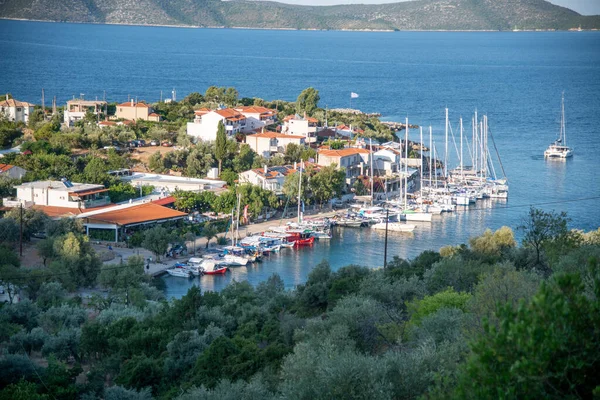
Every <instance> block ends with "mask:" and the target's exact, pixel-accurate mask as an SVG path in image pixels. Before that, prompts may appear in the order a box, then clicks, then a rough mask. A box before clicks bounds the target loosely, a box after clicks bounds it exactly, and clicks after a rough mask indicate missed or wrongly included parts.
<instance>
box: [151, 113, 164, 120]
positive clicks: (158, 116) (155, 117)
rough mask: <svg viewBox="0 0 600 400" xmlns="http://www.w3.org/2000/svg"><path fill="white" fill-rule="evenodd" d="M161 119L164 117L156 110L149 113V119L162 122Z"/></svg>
mask: <svg viewBox="0 0 600 400" xmlns="http://www.w3.org/2000/svg"><path fill="white" fill-rule="evenodd" d="M161 120H162V117H161V116H160V115H159V114H157V113H155V112H153V113H150V114H148V121H154V122H160V121H161Z"/></svg>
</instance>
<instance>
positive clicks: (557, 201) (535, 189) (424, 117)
mask: <svg viewBox="0 0 600 400" xmlns="http://www.w3.org/2000/svg"><path fill="white" fill-rule="evenodd" d="M0 32H1V33H2V34H1V35H0V92H2V93H4V92H10V93H12V94H13V95H14V96H15V97H16V98H17V99H20V100H25V101H30V102H35V103H40V102H41V99H40V98H41V89H42V88H44V89H45V95H46V104H47V105H48V104H50V99H51V98H52V97H53V96H56V97H57V99H58V101H59V102H60V103H63V102H65V101H66V100H67V99H69V98H71V97H72V96H73V95H75V96H79V94H80V93H84V94H85V97H86V98H95V97H98V98H102V97H103V96H104V94H105V93H106V99H107V100H109V101H125V100H127V98H128V96H133V97H137V98H138V99H145V100H147V101H157V100H158V99H159V97H160V92H161V91H163V95H164V96H165V97H166V96H169V95H170V92H171V90H172V89H173V88H175V89H176V90H177V93H178V97H179V98H182V97H183V96H185V95H186V94H187V93H189V92H192V91H199V92H204V91H205V90H206V88H207V87H208V86H211V85H217V86H235V87H236V88H237V89H238V90H239V92H240V95H241V96H243V97H262V98H265V99H283V100H294V99H295V97H296V96H297V95H298V94H299V93H300V91H302V90H303V89H304V88H306V87H309V86H313V87H315V88H317V89H318V90H319V91H320V95H321V102H320V105H321V106H325V105H327V106H328V107H330V108H335V107H348V106H349V105H350V92H356V93H358V94H359V95H360V97H359V98H358V99H355V100H353V101H352V107H353V108H359V109H361V110H363V111H366V112H379V113H381V114H382V118H383V119H386V120H396V121H398V120H400V121H403V120H404V118H406V117H408V118H409V122H410V123H411V124H418V125H422V126H429V125H432V126H433V129H434V138H435V141H436V143H437V149H438V152H442V151H443V145H442V144H441V143H442V142H443V135H444V132H443V128H444V108H445V107H448V108H449V110H450V119H451V122H452V124H453V129H454V130H455V131H456V129H457V124H458V118H459V117H460V116H462V117H463V118H465V121H470V118H471V115H472V113H473V111H474V110H475V109H477V110H478V111H479V113H480V114H482V113H486V114H487V115H488V117H489V124H490V130H491V131H492V133H493V134H494V137H495V139H496V144H497V147H498V150H499V152H500V154H501V156H502V161H503V164H504V167H505V169H506V173H507V176H508V179H509V181H510V199H509V200H508V202H506V203H498V202H492V201H488V202H486V203H481V202H480V203H478V205H477V207H476V208H475V209H471V210H468V211H463V212H460V213H456V214H455V215H444V216H443V217H442V218H439V219H438V220H436V221H434V222H433V223H432V224H423V225H419V226H418V227H417V229H416V230H415V233H414V236H412V237H411V236H406V235H391V236H390V252H389V253H390V255H399V256H401V257H414V256H416V255H417V254H418V253H419V252H421V251H423V250H425V249H439V247H441V246H443V245H447V244H459V243H463V242H465V241H467V240H468V238H469V237H472V236H475V235H478V234H481V233H482V232H483V231H484V230H485V229H486V228H488V227H489V228H492V229H497V228H499V227H500V226H502V225H508V226H510V227H512V228H516V227H517V226H518V225H519V224H520V223H521V221H522V219H523V217H524V216H525V214H526V213H527V210H528V206H529V205H532V204H533V205H536V206H538V207H540V208H543V209H545V210H556V211H567V212H568V214H569V216H570V217H571V218H572V222H571V225H572V226H573V227H578V228H581V229H586V230H589V229H597V228H598V226H599V225H600V199H599V198H598V196H600V178H599V176H598V171H599V169H600V156H599V152H600V33H598V32H535V33H534V32H518V33H514V32H389V33H384V32H335V31H322V32H321V31H266V30H236V29H191V28H165V27H136V26H114V25H84V24H62V23H42V22H23V21H0ZM562 91H565V98H566V103H565V108H566V120H567V135H568V143H569V145H570V146H572V147H574V149H575V156H574V157H573V159H571V160H568V161H566V162H548V161H545V160H544V158H543V155H542V154H543V151H544V149H545V148H546V147H547V145H548V144H549V143H550V142H551V141H553V140H554V139H555V137H556V136H557V134H558V129H559V119H560V96H561V92H562ZM465 126H466V127H467V131H468V132H470V127H469V125H468V123H467V122H465ZM417 134H418V132H417V131H416V130H411V139H417V138H418V136H417ZM453 148H454V147H453V145H450V149H451V154H450V160H451V163H454V162H455V161H456V156H455V154H456V152H455V151H454V150H453ZM582 199H588V200H582ZM323 259H326V260H328V261H329V262H330V264H331V265H332V267H333V268H334V269H335V268H339V267H341V266H343V265H347V264H352V263H353V264H360V265H366V266H370V267H375V266H379V265H382V263H383V246H382V234H381V233H380V232H372V231H369V230H352V229H345V230H341V229H340V230H338V231H336V236H335V237H334V239H332V240H331V243H323V242H321V243H318V244H316V245H315V246H313V247H312V248H309V249H302V250H299V251H294V252H292V254H289V253H282V254H279V255H275V256H272V257H271V258H270V259H269V260H267V261H265V262H264V263H263V264H260V265H259V266H253V267H248V268H238V269H234V270H233V271H232V273H230V274H229V275H228V276H226V277H203V278H202V279H201V280H200V281H199V282H196V284H199V285H200V286H201V287H202V288H203V289H211V290H219V289H221V288H223V287H224V285H226V284H227V283H228V282H229V281H231V280H232V279H237V280H242V279H247V280H249V281H250V282H251V283H253V284H256V283H258V282H260V281H263V280H265V279H266V278H267V277H268V276H270V275H271V274H272V273H274V272H277V273H279V274H280V275H281V276H282V278H283V279H284V281H285V282H286V284H287V285H288V286H293V285H296V284H299V283H302V282H303V281H304V280H305V279H306V276H307V274H308V273H309V272H310V270H311V268H312V267H313V266H314V265H315V264H316V263H318V262H319V261H321V260H323ZM166 280H167V286H168V287H167V293H168V294H169V295H171V296H181V295H182V294H183V293H184V292H185V290H187V287H189V285H190V283H189V282H187V281H185V280H181V279H179V280H178V279H177V278H166Z"/></svg>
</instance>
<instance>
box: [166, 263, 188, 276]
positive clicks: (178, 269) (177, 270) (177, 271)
mask: <svg viewBox="0 0 600 400" xmlns="http://www.w3.org/2000/svg"><path fill="white" fill-rule="evenodd" d="M167 274H169V275H171V276H175V277H177V278H192V277H193V276H194V275H193V273H192V271H191V270H190V269H189V268H187V267H183V266H173V267H171V268H169V269H167Z"/></svg>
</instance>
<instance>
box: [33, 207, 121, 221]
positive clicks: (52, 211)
mask: <svg viewBox="0 0 600 400" xmlns="http://www.w3.org/2000/svg"><path fill="white" fill-rule="evenodd" d="M110 207H114V204H108V205H106V206H102V207H94V208H81V209H79V208H71V207H55V206H40V205H35V206H33V208H34V209H36V210H40V211H41V212H43V213H44V214H46V215H47V216H49V217H50V218H58V217H72V216H74V215H79V214H81V213H84V212H90V211H96V210H101V209H103V208H110Z"/></svg>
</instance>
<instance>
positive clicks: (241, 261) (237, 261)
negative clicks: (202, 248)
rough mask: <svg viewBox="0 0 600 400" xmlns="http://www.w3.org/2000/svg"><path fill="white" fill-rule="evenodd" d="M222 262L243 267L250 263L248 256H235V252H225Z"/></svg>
mask: <svg viewBox="0 0 600 400" xmlns="http://www.w3.org/2000/svg"><path fill="white" fill-rule="evenodd" d="M221 262H222V263H223V264H228V265H231V266H233V267H243V266H245V265H246V264H248V259H247V258H246V257H242V256H235V255H233V254H225V255H224V256H223V257H222V258H221Z"/></svg>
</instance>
